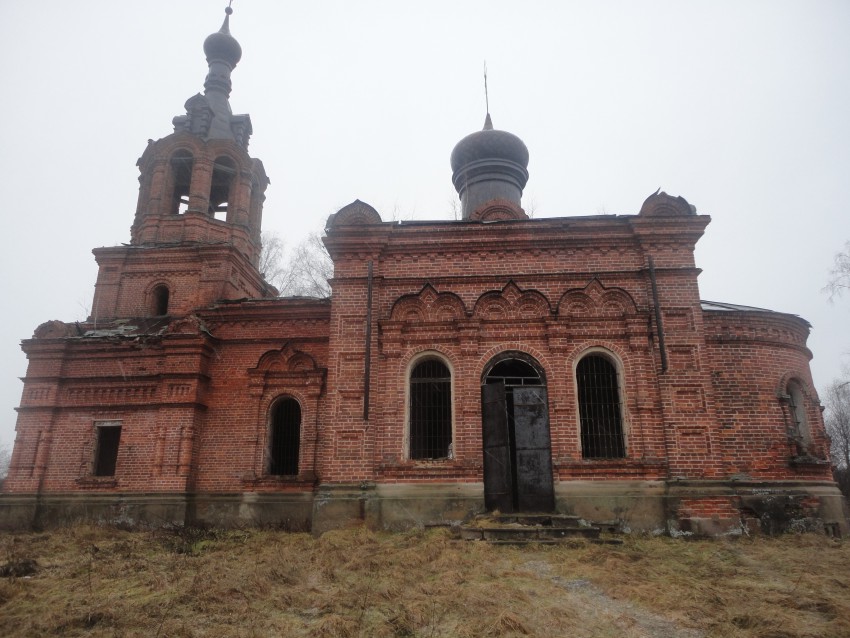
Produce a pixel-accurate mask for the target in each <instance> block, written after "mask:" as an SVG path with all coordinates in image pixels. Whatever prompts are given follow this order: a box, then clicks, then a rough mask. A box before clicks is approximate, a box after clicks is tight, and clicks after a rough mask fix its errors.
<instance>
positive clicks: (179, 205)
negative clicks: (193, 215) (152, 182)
mask: <svg viewBox="0 0 850 638" xmlns="http://www.w3.org/2000/svg"><path fill="white" fill-rule="evenodd" d="M194 163H195V158H194V157H193V156H192V153H191V152H190V151H187V150H185V149H180V150H178V151H176V152H175V153H174V155H172V156H171V161H170V162H169V168H170V171H171V172H170V175H169V177H170V180H171V197H170V198H169V200H168V201H169V207H168V213H169V214H171V215H179V214H182V213H185V212H186V210H187V209H188V207H189V188H190V186H191V185H192V167H193V165H194Z"/></svg>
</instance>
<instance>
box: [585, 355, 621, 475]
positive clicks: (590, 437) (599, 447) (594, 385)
mask: <svg viewBox="0 0 850 638" xmlns="http://www.w3.org/2000/svg"><path fill="white" fill-rule="evenodd" d="M576 382H577V384H578V408H579V417H580V419H581V455H582V457H583V458H586V459H619V458H623V457H625V456H626V444H625V439H624V437H623V414H622V405H621V403H620V386H619V380H618V378H617V369H616V368H615V367H614V364H612V363H611V362H610V361H609V360H608V359H607V358H606V357H604V356H602V355H598V354H591V355H588V356H586V357H584V358H583V359H582V360H581V361H579V363H578V366H577V368H576Z"/></svg>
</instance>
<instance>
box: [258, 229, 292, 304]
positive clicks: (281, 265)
mask: <svg viewBox="0 0 850 638" xmlns="http://www.w3.org/2000/svg"><path fill="white" fill-rule="evenodd" d="M261 242H262V246H261V248H260V264H259V269H260V274H261V275H262V276H263V279H265V280H266V281H267V282H269V283H270V284H271V285H272V286H274V287H275V288H277V289H278V290H281V291H282V290H283V289H284V288H286V287H287V285H288V283H289V279H290V276H289V269H288V268H286V264H285V262H284V250H283V249H284V246H285V244H284V242H283V239H281V238H280V237H279V236H278V235H277V234H275V233H272V232H266V231H263V234H262V239H261Z"/></svg>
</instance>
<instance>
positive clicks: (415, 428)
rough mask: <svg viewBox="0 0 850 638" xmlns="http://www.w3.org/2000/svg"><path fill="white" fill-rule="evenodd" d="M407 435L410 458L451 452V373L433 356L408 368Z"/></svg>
mask: <svg viewBox="0 0 850 638" xmlns="http://www.w3.org/2000/svg"><path fill="white" fill-rule="evenodd" d="M409 393H410V404H409V410H410V412H409V435H410V439H409V440H410V458H411V459H444V458H448V457H449V456H451V444H452V374H451V371H450V370H449V367H448V366H447V365H446V364H445V363H443V362H442V361H441V360H440V359H437V358H428V359H424V360H421V361H419V362H418V363H416V365H414V366H413V368H412V369H411V371H410V387H409Z"/></svg>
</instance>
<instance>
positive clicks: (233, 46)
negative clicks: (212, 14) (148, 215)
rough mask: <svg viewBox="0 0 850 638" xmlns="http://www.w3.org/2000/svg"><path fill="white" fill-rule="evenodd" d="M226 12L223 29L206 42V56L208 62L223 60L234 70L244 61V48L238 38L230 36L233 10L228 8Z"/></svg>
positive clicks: (210, 36) (209, 37)
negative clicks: (240, 61)
mask: <svg viewBox="0 0 850 638" xmlns="http://www.w3.org/2000/svg"><path fill="white" fill-rule="evenodd" d="M225 11H227V15H226V16H225V17H224V24H222V25H221V29H220V30H219V31H217V32H216V33H213V34H211V35H209V36H207V39H206V40H204V54H205V55H206V56H207V62H212V61H213V60H221V61H222V62H226V63H227V64H229V65H230V66H231V68H232V67H235V66H236V65H237V64H238V63H239V60H241V59H242V47H241V46H240V45H239V43H238V42H237V41H236V38H234V37H233V36H232V35H230V14H231V13H232V11H233V10H232V9H230V7H228V8H227V9H226V10H225Z"/></svg>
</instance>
